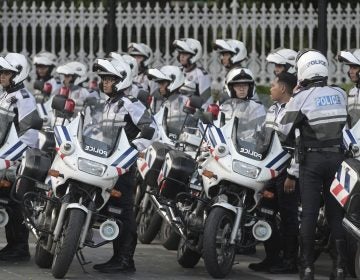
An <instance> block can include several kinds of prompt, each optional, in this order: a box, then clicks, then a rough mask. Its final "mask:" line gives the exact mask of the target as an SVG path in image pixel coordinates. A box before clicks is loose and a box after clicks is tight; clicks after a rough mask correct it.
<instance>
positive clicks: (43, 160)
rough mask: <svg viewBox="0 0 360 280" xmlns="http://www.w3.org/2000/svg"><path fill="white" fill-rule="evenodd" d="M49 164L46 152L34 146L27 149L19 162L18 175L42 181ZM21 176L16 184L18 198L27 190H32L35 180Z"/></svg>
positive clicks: (49, 160)
mask: <svg viewBox="0 0 360 280" xmlns="http://www.w3.org/2000/svg"><path fill="white" fill-rule="evenodd" d="M50 166H51V159H50V157H49V156H48V155H47V153H46V152H44V151H41V150H39V149H36V148H32V149H28V150H27V151H26V154H25V158H24V159H23V160H22V162H21V168H20V173H19V174H18V175H22V176H26V177H30V178H32V179H34V180H37V181H40V182H44V181H45V178H46V176H47V174H48V171H49V169H50ZM34 180H29V179H26V178H21V179H20V180H19V181H18V184H17V190H16V194H17V197H18V198H21V199H22V197H23V195H24V194H25V193H27V192H29V191H33V190H34V185H35V181H34Z"/></svg>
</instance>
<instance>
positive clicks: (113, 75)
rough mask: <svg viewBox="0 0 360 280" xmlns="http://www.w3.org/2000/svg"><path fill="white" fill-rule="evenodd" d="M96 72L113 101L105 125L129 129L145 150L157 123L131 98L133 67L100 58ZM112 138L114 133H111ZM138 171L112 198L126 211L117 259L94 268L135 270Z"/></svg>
mask: <svg viewBox="0 0 360 280" xmlns="http://www.w3.org/2000/svg"><path fill="white" fill-rule="evenodd" d="M94 71H98V72H97V74H98V75H99V76H100V78H101V83H100V89H101V91H102V92H104V93H105V94H106V95H107V96H108V97H109V98H108V100H107V101H106V103H105V107H104V110H103V116H102V124H103V126H105V129H104V131H106V127H108V128H109V129H110V130H112V129H113V125H114V124H115V125H116V124H117V125H118V126H122V127H124V129H125V132H126V135H127V137H128V139H129V141H130V142H131V145H132V146H134V147H136V149H137V150H139V151H142V150H144V149H145V148H147V147H148V146H149V145H150V144H151V143H152V141H153V140H154V139H155V138H156V137H157V130H156V124H155V123H154V122H153V120H152V118H151V115H150V114H149V112H148V111H147V110H146V108H145V106H144V105H143V104H142V103H141V102H140V101H139V100H137V99H136V98H134V97H132V96H131V95H128V93H129V90H130V87H131V84H132V77H131V70H130V66H129V65H128V64H126V63H123V62H121V61H118V60H112V61H111V62H110V61H109V60H105V59H97V60H96V61H95V63H94ZM146 129H147V130H148V131H150V132H148V134H149V133H150V134H151V135H147V137H146V138H136V136H137V135H138V133H139V132H140V131H144V130H146ZM109 134H110V135H112V132H111V131H110V132H109ZM134 173H135V168H131V169H130V171H129V172H128V173H125V174H124V175H122V176H120V177H119V180H118V181H117V183H116V186H115V188H116V189H117V190H118V191H120V192H121V194H122V195H121V197H120V198H111V199H110V201H109V203H111V204H113V205H114V206H116V207H119V208H122V213H121V217H120V219H121V221H122V223H123V226H122V231H121V233H120V234H119V236H118V237H117V238H116V239H115V240H114V241H113V256H112V257H111V259H110V260H109V261H107V262H105V263H103V264H97V265H94V269H96V270H98V271H100V272H105V273H112V272H133V271H135V264H134V259H133V257H134V252H135V248H136V243H137V233H136V222H135V217H134V212H133V206H134V200H133V188H134V185H135V181H134V180H135V174H134Z"/></svg>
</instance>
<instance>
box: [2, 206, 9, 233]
mask: <svg viewBox="0 0 360 280" xmlns="http://www.w3.org/2000/svg"><path fill="white" fill-rule="evenodd" d="M8 222H9V215H8V213H7V212H6V210H5V209H4V208H0V228H2V227H5V226H6V225H7V223H8Z"/></svg>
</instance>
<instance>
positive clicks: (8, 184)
mask: <svg viewBox="0 0 360 280" xmlns="http://www.w3.org/2000/svg"><path fill="white" fill-rule="evenodd" d="M11 185H12V184H11V182H9V181H8V180H5V179H2V180H0V188H6V189H7V188H10V187H11Z"/></svg>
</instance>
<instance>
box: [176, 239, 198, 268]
mask: <svg viewBox="0 0 360 280" xmlns="http://www.w3.org/2000/svg"><path fill="white" fill-rule="evenodd" d="M200 258H201V254H200V253H199V252H196V251H194V250H192V249H191V248H189V246H188V245H187V244H186V240H185V239H183V238H181V240H180V242H179V247H178V250H177V261H178V263H179V264H180V265H181V266H182V267H184V268H193V267H194V266H195V265H197V264H198V262H199V261H200Z"/></svg>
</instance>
